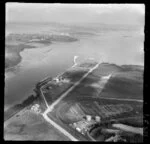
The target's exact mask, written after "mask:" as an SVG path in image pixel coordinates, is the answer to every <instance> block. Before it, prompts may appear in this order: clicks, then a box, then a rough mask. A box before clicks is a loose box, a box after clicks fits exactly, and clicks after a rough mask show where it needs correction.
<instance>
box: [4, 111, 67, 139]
mask: <svg viewBox="0 0 150 144" xmlns="http://www.w3.org/2000/svg"><path fill="white" fill-rule="evenodd" d="M4 139H5V140H35V141H38V140H58V141H62V140H67V141H68V140H69V139H68V138H67V137H65V136H63V135H62V134H61V133H60V132H59V131H57V130H56V129H55V128H54V127H53V126H52V125H50V124H49V123H47V122H46V121H45V120H44V119H43V117H42V115H40V114H36V113H33V112H32V111H30V110H26V111H24V112H22V114H20V115H19V114H18V115H17V116H16V117H14V118H13V120H11V122H10V123H9V124H8V125H7V126H6V127H5V129H4Z"/></svg>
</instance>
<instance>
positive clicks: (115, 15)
mask: <svg viewBox="0 0 150 144" xmlns="http://www.w3.org/2000/svg"><path fill="white" fill-rule="evenodd" d="M144 14H145V6H144V4H61V3H54V4H49V3H48V4H42V3H6V23H15V22H17V23H53V22H56V23H62V24H84V23H91V24H92V23H93V24H94V23H96V24H101V23H102V24H112V25H113V24H116V25H119V24H120V25H122V24H123V25H141V26H143V25H144Z"/></svg>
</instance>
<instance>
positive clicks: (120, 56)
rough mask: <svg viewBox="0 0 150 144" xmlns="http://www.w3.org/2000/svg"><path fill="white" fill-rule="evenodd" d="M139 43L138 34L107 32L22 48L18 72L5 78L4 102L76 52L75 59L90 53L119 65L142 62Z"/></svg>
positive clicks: (61, 66) (65, 64) (54, 72)
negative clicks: (67, 41) (63, 41)
mask: <svg viewBox="0 0 150 144" xmlns="http://www.w3.org/2000/svg"><path fill="white" fill-rule="evenodd" d="M117 33H118V32H117ZM128 33H129V32H128ZM128 33H127V34H128ZM141 47H143V39H142V38H141V37H137V36H136V35H133V36H132V37H123V36H122V35H121V34H120V35H118V34H112V33H108V32H107V34H105V35H104V36H103V35H100V36H92V37H90V36H89V37H84V38H80V40H79V41H76V42H72V43H54V44H52V45H50V46H48V47H44V48H43V47H41V48H36V49H25V50H24V51H22V52H21V56H22V58H23V59H22V61H21V63H20V64H19V65H18V68H19V72H17V73H16V75H13V76H12V77H11V78H8V79H6V80H5V104H8V105H9V104H12V103H16V102H17V101H20V100H21V99H23V98H25V97H26V96H28V95H29V93H30V92H32V88H33V87H34V85H35V83H36V82H38V81H40V80H41V79H43V78H44V77H46V76H52V77H55V76H56V75H58V74H59V73H61V72H63V71H65V70H66V69H67V68H69V67H71V66H72V65H73V64H74V62H73V58H74V56H75V55H76V56H79V57H78V59H77V61H78V62H79V61H83V60H84V59H86V58H89V57H91V58H94V59H96V60H100V59H101V60H102V61H107V62H111V63H116V64H119V65H121V64H143V53H142V52H141ZM50 49H51V50H50Z"/></svg>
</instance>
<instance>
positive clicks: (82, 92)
mask: <svg viewBox="0 0 150 144" xmlns="http://www.w3.org/2000/svg"><path fill="white" fill-rule="evenodd" d="M73 72H74V71H73ZM108 74H111V77H110V78H108V79H107V75H108ZM81 75H83V74H81ZM77 77H78V76H77ZM75 78H76V77H75V75H74V76H73V77H72V79H73V80H70V82H74V79H75ZM106 94H107V95H106ZM112 98H113V99H112ZM142 100H143V68H142V67H141V66H134V65H130V66H129V65H128V66H117V65H115V64H108V63H102V64H100V65H99V67H98V68H97V69H95V70H94V71H93V72H92V73H90V74H89V75H88V76H87V77H86V78H85V79H84V80H83V81H82V82H81V83H80V84H79V85H78V86H76V87H75V88H74V89H73V90H72V91H71V92H70V93H69V94H68V95H67V96H66V97H65V98H64V99H63V100H61V101H60V102H59V104H57V105H56V106H55V108H54V109H53V111H52V112H50V113H49V114H48V115H49V117H50V118H51V119H54V121H55V122H57V123H58V124H59V125H61V126H62V127H64V128H65V129H67V130H68V131H69V132H70V133H71V134H73V135H74V136H75V137H76V138H79V140H85V139H86V140H89V139H91V138H89V134H88V133H85V134H84V135H83V134H81V132H79V131H77V130H76V129H74V130H73V128H72V126H71V125H73V123H75V122H76V123H77V122H79V121H82V119H83V117H84V116H86V115H91V116H92V117H93V116H99V117H100V118H101V123H100V124H98V127H100V128H102V129H106V128H108V129H113V130H114V129H116V128H112V127H113V126H112V125H113V124H117V123H122V124H125V125H129V126H131V127H134V128H135V129H134V130H135V131H134V132H135V133H134V132H130V130H129V133H131V134H129V135H127V133H126V131H124V130H119V133H121V134H119V138H118V139H117V138H116V137H115V136H114V137H115V138H116V139H117V140H118V141H119V140H122V141H123V140H126V141H129V142H130V141H131V140H132V138H134V137H135V135H136V137H137V135H139V133H138V130H139V129H138V128H139V127H140V128H142V127H143V101H142ZM80 128H81V127H80ZM136 128H137V129H136ZM140 130H141V129H140ZM127 131H128V130H127ZM105 134H106V133H105V132H104V133H102V135H103V141H104V140H106V139H108V138H109V137H111V136H110V135H109V134H108V135H109V136H108V137H105V138H104V135H105ZM91 135H93V134H91ZM95 135H97V133H95V134H94V136H92V138H94V139H95V140H100V141H101V140H102V138H100V135H99V136H97V137H96V138H95ZM83 136H84V138H82V137H83ZM120 137H121V138H120ZM139 137H140V139H137V141H136V140H135V139H134V140H135V141H136V142H141V141H142V137H141V135H140V136H139ZM115 138H114V139H115ZM91 140H92V139H91ZM108 140H109V139H108Z"/></svg>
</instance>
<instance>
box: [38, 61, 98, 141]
mask: <svg viewBox="0 0 150 144" xmlns="http://www.w3.org/2000/svg"><path fill="white" fill-rule="evenodd" d="M99 64H100V63H98V64H96V66H94V67H93V68H91V69H90V70H89V71H88V72H87V73H86V74H85V75H83V77H82V78H81V79H80V80H79V81H77V82H75V83H74V85H73V86H72V87H70V88H69V89H68V90H67V91H66V92H65V93H63V94H62V95H61V96H60V97H59V98H58V99H57V100H56V101H55V102H54V103H52V104H51V105H50V106H48V104H47V101H46V99H45V96H44V95H43V92H42V90H41V94H42V96H43V98H44V101H45V103H46V105H47V109H46V110H45V112H44V113H43V117H44V118H45V120H46V121H47V122H49V123H50V124H51V125H53V126H54V127H55V128H57V129H58V130H59V131H60V132H62V133H63V134H64V135H66V136H67V137H68V138H70V139H71V140H72V141H78V139H76V138H75V137H73V136H72V135H71V134H70V133H68V132H67V131H66V130H65V129H63V128H62V127H61V126H60V125H58V124H57V123H55V122H54V121H53V120H51V119H50V118H49V117H48V116H47V114H48V113H49V112H51V111H52V110H53V108H54V106H56V105H57V104H58V103H59V102H60V101H61V100H62V99H63V98H64V97H66V96H67V95H68V94H69V93H70V92H71V91H72V90H73V89H74V88H75V87H76V86H78V85H79V84H80V83H81V81H82V80H83V79H85V78H86V77H87V76H88V75H89V74H90V73H91V72H92V71H93V70H94V69H96V68H97V67H98V66H99Z"/></svg>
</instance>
